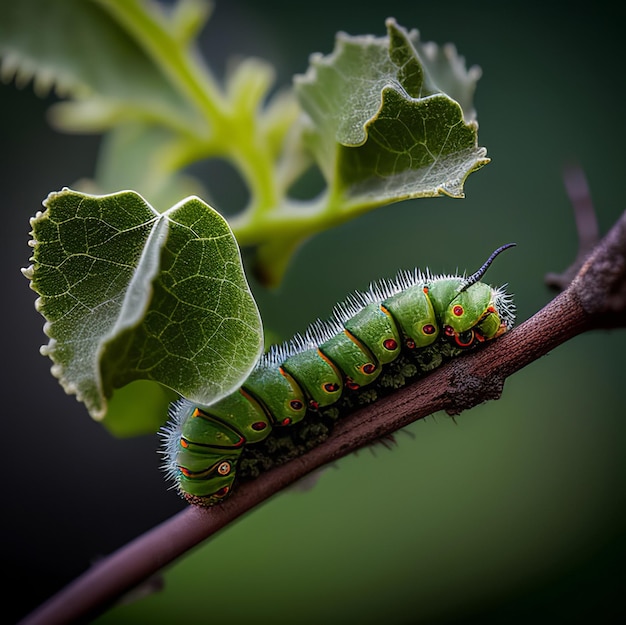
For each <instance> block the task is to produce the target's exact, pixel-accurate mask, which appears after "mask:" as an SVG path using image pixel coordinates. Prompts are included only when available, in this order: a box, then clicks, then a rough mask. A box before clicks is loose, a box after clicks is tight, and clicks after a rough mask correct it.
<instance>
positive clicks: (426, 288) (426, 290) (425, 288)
mask: <svg viewBox="0 0 626 625" xmlns="http://www.w3.org/2000/svg"><path fill="white" fill-rule="evenodd" d="M422 291H424V293H426V295H428V287H427V286H425V287H424V288H423V289H422Z"/></svg>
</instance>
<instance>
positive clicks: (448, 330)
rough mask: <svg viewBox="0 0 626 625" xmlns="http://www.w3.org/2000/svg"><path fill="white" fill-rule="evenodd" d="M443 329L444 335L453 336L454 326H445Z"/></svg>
mask: <svg viewBox="0 0 626 625" xmlns="http://www.w3.org/2000/svg"><path fill="white" fill-rule="evenodd" d="M443 331H444V332H445V333H446V336H454V328H453V327H452V326H446V327H445V328H444V329H443Z"/></svg>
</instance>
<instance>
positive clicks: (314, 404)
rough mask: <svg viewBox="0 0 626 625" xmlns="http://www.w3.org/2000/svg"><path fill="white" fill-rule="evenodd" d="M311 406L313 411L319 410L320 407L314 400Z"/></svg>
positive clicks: (310, 402)
mask: <svg viewBox="0 0 626 625" xmlns="http://www.w3.org/2000/svg"><path fill="white" fill-rule="evenodd" d="M309 406H310V407H311V410H317V409H318V408H319V407H320V405H319V404H318V403H317V402H316V401H315V400H314V399H311V400H310V401H309Z"/></svg>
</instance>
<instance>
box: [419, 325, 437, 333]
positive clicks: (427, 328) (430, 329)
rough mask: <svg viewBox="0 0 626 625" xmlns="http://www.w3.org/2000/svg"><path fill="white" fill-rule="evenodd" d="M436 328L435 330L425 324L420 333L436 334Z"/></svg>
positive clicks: (433, 327)
mask: <svg viewBox="0 0 626 625" xmlns="http://www.w3.org/2000/svg"><path fill="white" fill-rule="evenodd" d="M436 330H437V328H435V326H434V325H433V324H432V323H427V324H426V325H425V326H424V327H423V328H422V332H423V333H424V334H434V333H435V332H436Z"/></svg>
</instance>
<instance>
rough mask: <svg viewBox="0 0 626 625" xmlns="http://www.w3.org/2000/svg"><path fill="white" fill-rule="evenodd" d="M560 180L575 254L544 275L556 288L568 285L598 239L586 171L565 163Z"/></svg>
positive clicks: (552, 286)
mask: <svg viewBox="0 0 626 625" xmlns="http://www.w3.org/2000/svg"><path fill="white" fill-rule="evenodd" d="M563 183H564V185H565V190H566V192H567V195H568V197H569V200H570V202H571V204H572V208H573V209H574V218H575V220H576V230H577V232H578V253H577V254H576V258H575V260H574V262H573V263H572V264H571V265H570V266H569V267H568V268H567V269H566V270H565V271H564V272H563V273H548V274H547V275H546V277H545V282H546V284H547V285H548V286H549V287H551V288H553V289H555V290H558V291H563V290H565V289H566V288H567V286H568V285H569V284H570V283H571V282H572V280H573V279H574V276H576V274H577V273H578V271H579V270H580V268H581V267H582V266H583V263H584V262H585V259H586V258H587V256H588V255H589V254H590V252H591V251H592V250H593V248H594V247H595V246H596V245H597V244H598V242H599V241H600V231H599V228H598V219H597V217H596V211H595V209H594V206H593V202H592V200H591V192H590V190H589V185H588V183H587V177H586V176H585V172H584V171H583V170H582V168H581V167H580V166H579V165H567V166H566V167H565V168H564V170H563Z"/></svg>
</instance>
